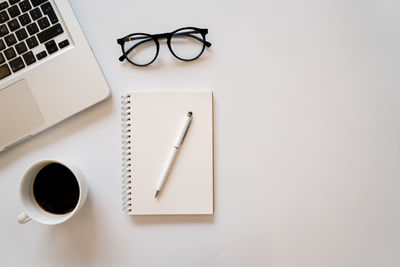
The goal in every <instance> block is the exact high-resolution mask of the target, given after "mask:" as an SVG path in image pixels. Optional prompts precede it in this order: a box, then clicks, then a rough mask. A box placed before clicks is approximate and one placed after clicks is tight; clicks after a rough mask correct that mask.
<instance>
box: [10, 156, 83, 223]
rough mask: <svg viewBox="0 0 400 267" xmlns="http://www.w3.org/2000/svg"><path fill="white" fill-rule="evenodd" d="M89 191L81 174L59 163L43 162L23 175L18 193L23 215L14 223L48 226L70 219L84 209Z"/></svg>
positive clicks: (66, 164) (57, 161) (65, 164)
mask: <svg viewBox="0 0 400 267" xmlns="http://www.w3.org/2000/svg"><path fill="white" fill-rule="evenodd" d="M87 192H88V188H87V184H86V181H85V179H84V177H83V175H82V173H81V172H80V170H79V169H78V168H77V167H75V166H74V165H73V164H70V163H65V162H61V161H59V160H42V161H39V162H37V163H35V164H33V165H32V166H31V167H30V168H29V169H28V170H27V171H26V172H25V174H24V176H23V178H22V181H21V184H20V190H19V196H20V200H21V203H22V206H23V212H22V213H21V214H20V215H19V216H18V218H17V221H18V222H19V223H21V224H23V223H26V222H28V221H30V220H31V219H32V220H34V221H36V222H39V223H42V224H47V225H54V224H59V223H62V222H65V221H67V220H68V219H70V218H71V217H72V216H74V214H76V213H77V212H78V210H79V209H80V208H81V207H82V206H83V204H84V202H85V200H86V196H87Z"/></svg>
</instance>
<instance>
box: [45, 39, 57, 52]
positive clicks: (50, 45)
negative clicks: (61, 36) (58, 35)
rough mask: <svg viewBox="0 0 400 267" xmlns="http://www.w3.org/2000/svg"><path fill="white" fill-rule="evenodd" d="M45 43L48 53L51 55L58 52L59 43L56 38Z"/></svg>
mask: <svg viewBox="0 0 400 267" xmlns="http://www.w3.org/2000/svg"><path fill="white" fill-rule="evenodd" d="M44 45H45V46H46V50H47V53H49V55H50V54H53V53H54V52H56V51H57V50H58V47H57V44H56V42H55V41H54V40H51V41H49V42H47V43H45V44H44Z"/></svg>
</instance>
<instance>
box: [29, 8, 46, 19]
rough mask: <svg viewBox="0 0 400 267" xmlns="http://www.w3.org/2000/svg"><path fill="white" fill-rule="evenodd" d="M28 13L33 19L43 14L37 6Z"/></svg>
mask: <svg viewBox="0 0 400 267" xmlns="http://www.w3.org/2000/svg"><path fill="white" fill-rule="evenodd" d="M29 14H31V18H32V19H33V20H37V19H38V18H41V17H42V16H43V15H42V12H40V9H39V8H38V7H37V8H35V9H33V10H31V11H29Z"/></svg>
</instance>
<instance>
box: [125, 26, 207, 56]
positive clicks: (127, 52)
mask: <svg viewBox="0 0 400 267" xmlns="http://www.w3.org/2000/svg"><path fill="white" fill-rule="evenodd" d="M191 33H197V32H196V31H192V32H184V33H178V34H176V35H187V36H190V37H192V38H193V39H196V40H197V41H200V42H202V43H204V44H205V46H207V47H210V46H211V43H210V42H207V41H204V40H203V39H201V38H199V37H197V36H195V35H191ZM143 38H146V37H136V38H130V39H129V40H130V41H132V40H139V39H143ZM151 40H152V39H151V38H148V39H146V40H143V41H140V42H139V43H137V44H135V45H134V46H132V47H131V48H129V49H128V51H126V52H125V54H126V55H129V53H130V52H131V51H132V50H133V49H135V48H136V47H138V46H139V45H141V44H143V43H146V42H148V41H151ZM125 54H123V55H122V56H120V57H119V61H124V60H125V59H126V56H125Z"/></svg>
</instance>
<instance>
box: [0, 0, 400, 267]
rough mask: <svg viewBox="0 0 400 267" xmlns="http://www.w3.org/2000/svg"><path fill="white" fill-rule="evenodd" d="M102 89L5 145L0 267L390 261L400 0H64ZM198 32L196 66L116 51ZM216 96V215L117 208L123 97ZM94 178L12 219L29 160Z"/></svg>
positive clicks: (396, 214) (396, 224)
mask: <svg viewBox="0 0 400 267" xmlns="http://www.w3.org/2000/svg"><path fill="white" fill-rule="evenodd" d="M71 5H72V7H73V9H74V11H75V12H76V15H77V17H78V19H79V21H80V23H81V26H82V29H83V31H84V32H85V34H86V36H87V39H88V41H89V43H90V44H91V46H92V48H93V51H94V53H95V55H96V56H97V58H98V62H99V64H100V66H101V67H102V69H103V71H104V74H105V76H106V78H107V80H108V81H109V84H110V86H111V88H112V93H113V97H112V98H111V99H109V100H107V101H105V102H104V103H101V104H99V105H97V106H95V107H93V108H91V109H89V110H87V111H85V112H83V113H81V114H79V115H77V116H75V117H73V118H71V119H69V120H67V121H65V122H64V123H62V124H60V125H58V126H56V127H54V128H52V129H50V130H48V131H46V132H44V133H42V134H40V135H39V136H36V137H35V138H33V139H32V140H30V141H28V142H25V143H23V144H22V145H19V146H18V147H16V148H14V149H12V150H10V151H8V152H5V153H3V154H1V155H0V205H1V220H0V229H1V235H0V265H1V266H306V267H309V266H363V267H364V266H400V253H399V250H400V193H399V189H400V177H399V176H400V164H399V159H400V138H399V135H400V120H399V114H400V105H399V98H400V90H399V83H400V76H399V69H400V49H399V47H400V18H399V15H398V14H399V9H400V2H399V1H395V0H393V1H361V0H360V1H344V0H343V1H328V0H315V1H311V0H306V1H294V0H293V1H287V0H284V1H255V0H248V1H243V3H239V2H238V1H228V0H226V1H209V0H202V1H194V0H189V1H175V0H169V1H122V0H118V1H117V0H115V1H95V0H85V1H81V0H71ZM184 26H198V27H207V28H209V35H208V36H207V37H208V40H209V41H210V42H211V43H212V44H213V46H212V47H211V49H208V50H207V51H206V52H205V54H204V56H202V58H201V59H200V60H198V61H196V62H193V63H189V64H183V63H181V62H178V61H177V60H175V59H174V58H173V57H172V56H171V55H170V54H169V50H168V49H167V47H166V46H162V47H161V53H160V55H159V59H158V64H156V65H154V66H152V67H148V68H142V69H139V68H134V67H132V66H130V65H129V64H121V63H120V62H119V61H118V57H119V55H120V53H121V52H120V47H119V46H118V45H117V43H116V39H117V38H118V37H122V36H124V35H126V34H128V33H131V32H150V33H159V32H167V31H172V30H174V29H177V28H180V27H184ZM127 88H133V89H143V90H152V89H158V90H182V91H184V90H185V91H190V90H203V89H212V90H214V92H215V215H214V216H150V217H132V216H126V215H124V214H123V213H122V212H121V192H120V191H121V183H120V180H121V178H120V167H121V161H120V153H121V150H120V117H119V115H120V114H119V102H120V99H119V96H120V94H121V93H122V92H123V91H125V90H126V89H127ZM46 158H58V159H62V160H68V161H71V162H73V163H75V164H76V165H78V166H79V167H80V169H81V170H82V171H83V173H84V174H85V176H86V178H87V180H88V184H89V191H90V192H89V197H88V201H87V203H86V204H85V206H84V207H83V209H82V210H81V211H80V212H79V213H78V214H77V216H76V217H74V218H73V219H71V220H70V221H68V222H66V223H64V224H61V225H57V226H51V227H49V226H44V225H40V224H38V223H35V222H30V223H27V224H26V225H19V224H17V222H16V216H17V215H18V214H19V212H20V211H21V204H20V202H19V198H18V187H19V182H20V179H21V176H22V175H23V173H24V171H25V170H26V168H28V166H29V165H30V164H32V163H34V162H36V161H38V160H41V159H46Z"/></svg>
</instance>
